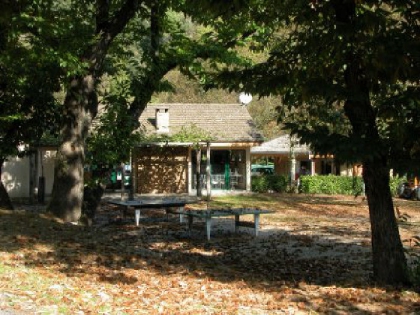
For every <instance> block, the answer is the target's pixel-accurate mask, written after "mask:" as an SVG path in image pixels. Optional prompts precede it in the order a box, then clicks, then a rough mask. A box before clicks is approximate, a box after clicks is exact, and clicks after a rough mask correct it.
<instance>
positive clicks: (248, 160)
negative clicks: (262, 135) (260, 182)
mask: <svg viewBox="0 0 420 315" xmlns="http://www.w3.org/2000/svg"><path fill="white" fill-rule="evenodd" d="M245 152H246V153H245V155H246V172H245V174H246V187H245V188H246V191H251V148H250V147H248V148H246V151H245Z"/></svg>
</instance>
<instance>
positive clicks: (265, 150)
mask: <svg viewBox="0 0 420 315" xmlns="http://www.w3.org/2000/svg"><path fill="white" fill-rule="evenodd" d="M262 157H268V158H271V159H273V161H274V171H275V173H276V174H278V175H285V176H290V178H292V179H296V178H297V177H298V175H299V174H301V173H304V174H305V175H328V174H334V175H343V176H352V175H353V174H355V175H361V173H360V170H358V169H357V165H347V164H339V163H337V162H336V161H335V159H334V156H332V155H329V156H319V155H316V154H314V153H313V151H312V150H311V147H310V146H309V145H307V144H301V143H299V141H298V139H297V138H296V137H293V136H290V135H289V134H285V135H282V136H280V137H278V138H275V139H272V140H269V141H266V142H264V143H262V144H261V145H260V146H257V147H253V148H251V158H252V159H253V160H255V159H258V158H262Z"/></svg>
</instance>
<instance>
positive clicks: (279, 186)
mask: <svg viewBox="0 0 420 315" xmlns="http://www.w3.org/2000/svg"><path fill="white" fill-rule="evenodd" d="M286 188H287V178H286V177H285V176H281V175H264V176H253V177H252V179H251V189H252V191H254V192H259V193H265V192H268V191H273V192H285V191H286Z"/></svg>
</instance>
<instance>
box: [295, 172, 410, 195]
mask: <svg viewBox="0 0 420 315" xmlns="http://www.w3.org/2000/svg"><path fill="white" fill-rule="evenodd" d="M405 180H406V179H405V178H404V177H392V178H391V180H390V183H389V186H390V189H391V193H392V195H393V196H396V195H397V193H398V186H399V185H400V184H401V183H402V182H404V181H405ZM362 186H363V181H362V178H361V177H352V176H335V175H315V176H301V178H300V187H299V191H300V192H303V193H307V194H329V195H334V194H340V195H360V194H362V193H363V187H362Z"/></svg>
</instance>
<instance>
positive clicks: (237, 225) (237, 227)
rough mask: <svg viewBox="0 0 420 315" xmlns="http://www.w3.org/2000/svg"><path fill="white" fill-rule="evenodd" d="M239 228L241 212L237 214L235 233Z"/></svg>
mask: <svg viewBox="0 0 420 315" xmlns="http://www.w3.org/2000/svg"><path fill="white" fill-rule="evenodd" d="M238 230H239V214H235V233H236V232H238Z"/></svg>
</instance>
